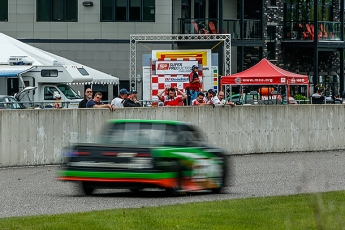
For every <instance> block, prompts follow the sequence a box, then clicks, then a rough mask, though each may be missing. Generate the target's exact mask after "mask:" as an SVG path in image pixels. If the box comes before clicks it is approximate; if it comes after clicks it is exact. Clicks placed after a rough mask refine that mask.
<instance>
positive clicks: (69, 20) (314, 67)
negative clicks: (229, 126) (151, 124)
mask: <svg viewBox="0 0 345 230" xmlns="http://www.w3.org/2000/svg"><path fill="white" fill-rule="evenodd" d="M0 3H1V5H2V6H3V7H1V8H0V32H1V33H4V34H7V35H9V36H12V37H14V38H17V39H19V40H21V41H24V42H25V43H28V44H30V45H33V46H35V47H38V48H41V49H43V50H46V51H48V52H52V53H54V54H57V55H60V56H63V57H66V58H68V59H71V60H73V61H76V62H79V63H82V64H85V65H88V66H90V67H93V68H95V69H98V70H100V71H103V72H105V73H109V74H111V75H113V76H116V77H118V78H120V82H121V83H120V86H121V87H126V88H130V76H129V75H130V70H129V69H130V35H133V34H205V33H206V34H207V33H216V34H218V33H226V34H231V37H232V41H231V50H232V51H231V57H232V59H231V63H232V64H231V70H232V73H236V72H240V71H243V70H245V69H248V68H250V67H252V66H253V65H255V64H256V63H258V62H259V61H260V60H261V59H262V58H264V57H265V58H267V59H269V60H270V61H272V62H273V63H274V64H276V65H278V66H279V67H281V68H284V69H286V70H289V71H292V72H295V73H300V74H307V75H309V76H310V79H311V81H312V83H313V85H314V86H316V87H324V88H325V89H327V90H328V91H329V93H333V94H336V93H339V92H342V91H343V89H344V70H343V69H344V48H345V43H344V35H343V34H344V0H317V1H316V0H91V1H84V0H11V1H9V0H0ZM199 48H208V49H211V48H212V52H215V53H218V55H224V54H223V53H222V48H221V45H218V46H217V42H214V43H210V42H203V41H195V42H188V43H185V42H166V41H162V42H150V43H145V44H144V43H141V44H139V45H138V46H137V50H136V52H137V72H138V73H140V72H141V71H142V69H141V68H142V67H141V66H142V63H141V57H142V55H143V54H147V53H150V52H151V50H154V49H164V50H167V49H199ZM219 60H221V58H219ZM222 65H223V63H221V61H219V70H220V71H219V73H220V74H223V72H222ZM137 87H138V90H139V92H140V90H141V85H140V84H137ZM95 88H96V89H95V90H98V91H102V92H108V93H109V94H110V96H109V97H112V96H113V95H116V94H117V87H110V86H102V85H99V86H95ZM81 90H82V89H81ZM107 99H110V98H107Z"/></svg>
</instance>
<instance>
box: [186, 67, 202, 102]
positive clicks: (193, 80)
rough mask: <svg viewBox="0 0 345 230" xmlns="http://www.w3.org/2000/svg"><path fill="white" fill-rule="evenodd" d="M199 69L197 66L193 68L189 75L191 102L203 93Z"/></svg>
mask: <svg viewBox="0 0 345 230" xmlns="http://www.w3.org/2000/svg"><path fill="white" fill-rule="evenodd" d="M198 72H199V67H198V66H197V65H193V66H192V72H191V73H190V74H189V92H190V100H191V101H193V100H194V99H196V97H197V96H198V93H199V92H200V91H201V83H200V80H199V75H198Z"/></svg>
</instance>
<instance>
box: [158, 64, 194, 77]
mask: <svg viewBox="0 0 345 230" xmlns="http://www.w3.org/2000/svg"><path fill="white" fill-rule="evenodd" d="M193 65H197V66H198V62H197V61H156V74H189V73H190V72H191V68H192V66H193Z"/></svg>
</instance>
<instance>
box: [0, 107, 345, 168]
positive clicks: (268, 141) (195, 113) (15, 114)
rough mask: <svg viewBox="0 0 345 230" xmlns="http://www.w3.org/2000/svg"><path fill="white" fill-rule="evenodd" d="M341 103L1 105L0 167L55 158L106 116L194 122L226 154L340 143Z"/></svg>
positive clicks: (343, 144)
mask: <svg viewBox="0 0 345 230" xmlns="http://www.w3.org/2000/svg"><path fill="white" fill-rule="evenodd" d="M344 112H345V105H298V106H294V105H290V106H274V105H270V106H237V107H234V108H232V107H215V108H212V107H211V106H209V107H208V106H207V107H158V108H126V109H118V110H117V111H115V112H110V111H109V110H108V109H62V110H48V109H46V110H0V167H6V166H21V165H42V164H59V163H60V162H61V153H62V149H63V147H65V146H67V145H68V144H69V143H70V142H71V141H72V142H73V141H75V140H77V138H78V137H80V136H82V135H95V134H97V133H98V132H99V131H100V130H101V128H102V126H103V124H104V121H105V120H108V119H120V118H121V119H123V118H126V119H131V118H136V119H148V120H150V119H165V120H178V121H186V122H192V123H194V124H196V125H198V126H199V127H200V128H201V129H202V130H203V132H204V133H205V136H206V137H207V139H208V141H209V142H210V143H212V144H214V145H216V146H219V147H222V148H224V149H226V150H227V151H228V152H229V154H249V153H270V152H281V153H287V152H295V151H302V152H303V151H323V150H336V149H345V142H344V138H343V135H344V130H345V119H344V117H345V115H344Z"/></svg>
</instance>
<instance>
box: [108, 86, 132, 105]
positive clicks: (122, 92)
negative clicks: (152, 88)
mask: <svg viewBox="0 0 345 230" xmlns="http://www.w3.org/2000/svg"><path fill="white" fill-rule="evenodd" d="M119 94H120V95H119V96H118V97H115V98H114V99H113V100H112V101H111V103H110V104H111V105H114V106H115V108H123V103H124V102H125V100H126V99H127V97H128V94H129V92H128V91H127V89H120V92H119Z"/></svg>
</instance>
